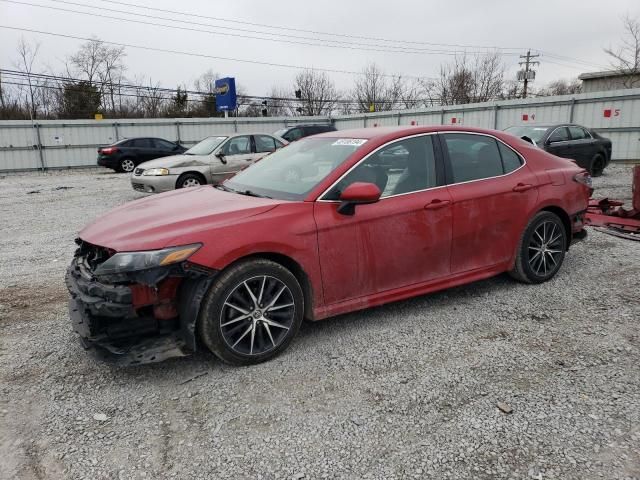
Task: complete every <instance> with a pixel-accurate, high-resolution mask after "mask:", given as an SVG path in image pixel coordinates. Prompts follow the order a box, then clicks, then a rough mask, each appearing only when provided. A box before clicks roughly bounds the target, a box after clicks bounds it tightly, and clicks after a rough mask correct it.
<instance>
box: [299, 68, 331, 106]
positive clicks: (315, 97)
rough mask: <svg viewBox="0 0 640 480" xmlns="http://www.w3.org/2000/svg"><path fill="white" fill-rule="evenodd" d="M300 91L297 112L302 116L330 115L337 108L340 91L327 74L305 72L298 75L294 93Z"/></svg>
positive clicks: (312, 71)
mask: <svg viewBox="0 0 640 480" xmlns="http://www.w3.org/2000/svg"><path fill="white" fill-rule="evenodd" d="M295 90H299V91H300V100H299V101H297V102H296V111H298V108H299V109H301V110H302V111H301V112H298V113H301V114H302V115H310V116H315V115H329V114H330V113H331V112H332V111H333V110H334V108H335V106H336V100H338V97H339V95H338V90H337V89H336V86H335V84H334V83H333V80H331V78H329V75H327V74H326V73H325V72H318V71H316V70H304V71H302V72H300V73H298V75H296V78H295V81H294V91H295Z"/></svg>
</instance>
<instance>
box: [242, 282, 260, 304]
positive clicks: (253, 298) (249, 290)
mask: <svg viewBox="0 0 640 480" xmlns="http://www.w3.org/2000/svg"><path fill="white" fill-rule="evenodd" d="M243 283H244V286H245V287H246V288H247V292H249V296H250V297H251V301H252V302H253V306H254V307H256V308H257V307H258V299H257V298H256V296H255V295H254V293H253V292H252V291H251V288H249V285H247V282H243Z"/></svg>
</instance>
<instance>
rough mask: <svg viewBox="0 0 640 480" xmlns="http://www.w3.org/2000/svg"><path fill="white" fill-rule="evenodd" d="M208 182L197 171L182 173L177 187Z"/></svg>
mask: <svg viewBox="0 0 640 480" xmlns="http://www.w3.org/2000/svg"><path fill="white" fill-rule="evenodd" d="M206 183H207V182H205V181H204V180H203V178H202V177H201V176H200V175H198V174H197V173H185V174H184V175H180V178H178V181H177V182H176V188H187V187H199V186H200V185H205V184H206Z"/></svg>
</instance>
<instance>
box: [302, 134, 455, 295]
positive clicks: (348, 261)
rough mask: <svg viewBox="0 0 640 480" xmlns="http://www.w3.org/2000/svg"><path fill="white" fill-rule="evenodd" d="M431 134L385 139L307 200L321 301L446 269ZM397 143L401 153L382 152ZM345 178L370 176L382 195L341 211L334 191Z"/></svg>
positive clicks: (445, 212) (445, 199)
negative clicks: (317, 195)
mask: <svg viewBox="0 0 640 480" xmlns="http://www.w3.org/2000/svg"><path fill="white" fill-rule="evenodd" d="M433 138H434V136H433V135H422V136H417V137H412V138H409V139H403V140H399V141H396V142H392V143H390V144H388V145H387V146H385V147H383V148H382V149H380V150H378V151H377V152H375V153H373V154H372V155H370V156H369V157H367V158H366V159H365V160H363V161H362V162H361V163H360V164H359V165H358V166H357V167H356V168H354V169H353V170H351V172H349V173H348V174H347V175H346V176H345V177H343V178H342V179H341V180H340V181H339V182H337V183H336V185H334V187H333V188H332V189H330V190H329V191H328V192H327V193H326V194H325V195H324V196H323V197H322V198H321V200H319V201H317V202H316V203H315V206H314V216H315V220H316V224H317V227H318V244H319V256H320V263H321V267H322V283H323V293H324V299H325V303H326V304H327V305H330V304H335V303H338V302H341V301H346V300H349V299H354V298H358V297H362V296H367V295H372V294H376V293H382V292H385V291H388V290H392V289H395V288H400V287H405V286H408V285H413V284H419V283H423V282H426V281H429V280H432V279H436V278H440V277H444V276H447V275H448V274H449V261H450V248H451V221H452V215H451V199H450V197H449V194H448V191H447V189H446V187H443V186H441V184H442V181H443V179H444V178H443V174H442V170H441V169H440V168H437V162H436V156H435V154H434V148H433V147H434V146H433ZM398 145H401V146H402V147H403V148H404V151H405V155H388V154H387V155H385V153H388V152H387V150H388V149H390V148H394V147H396V148H397V147H398ZM437 172H440V173H437ZM353 182H370V183H375V184H376V185H377V186H378V187H379V188H380V190H381V192H382V197H381V199H380V201H378V202H377V203H374V204H370V205H358V206H356V208H355V213H354V214H353V215H343V214H341V213H338V211H337V210H338V205H339V202H338V199H339V196H340V192H341V191H342V190H344V188H346V187H347V186H348V185H350V184H351V183H353Z"/></svg>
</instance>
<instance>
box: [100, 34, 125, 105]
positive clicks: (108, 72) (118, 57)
mask: <svg viewBox="0 0 640 480" xmlns="http://www.w3.org/2000/svg"><path fill="white" fill-rule="evenodd" d="M126 55H127V54H126V53H125V51H124V47H108V46H106V45H104V48H103V50H102V63H101V68H100V69H99V70H98V78H99V79H100V81H101V82H102V86H103V88H102V91H103V98H105V99H107V101H108V102H109V105H108V106H109V109H110V110H111V112H113V113H114V114H115V113H116V112H117V111H118V110H119V109H120V108H121V107H122V83H123V81H124V71H125V69H126V67H125V65H124V57H126ZM116 98H118V102H117V103H116Z"/></svg>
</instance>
